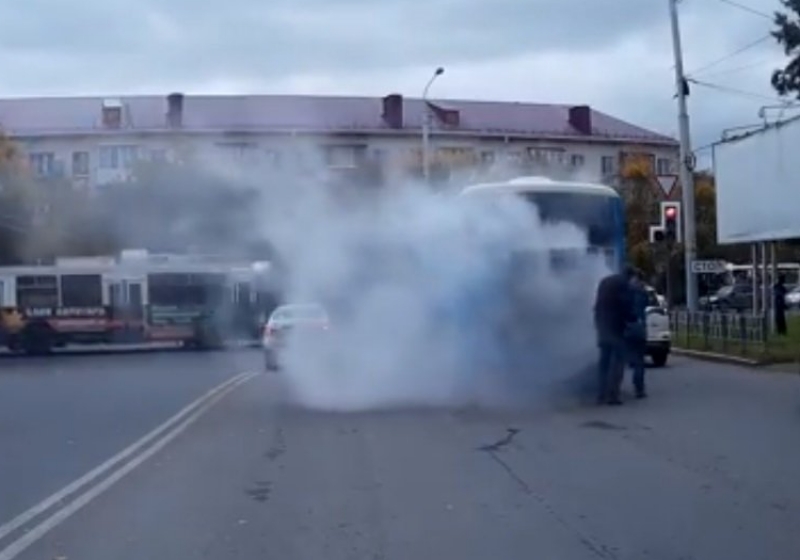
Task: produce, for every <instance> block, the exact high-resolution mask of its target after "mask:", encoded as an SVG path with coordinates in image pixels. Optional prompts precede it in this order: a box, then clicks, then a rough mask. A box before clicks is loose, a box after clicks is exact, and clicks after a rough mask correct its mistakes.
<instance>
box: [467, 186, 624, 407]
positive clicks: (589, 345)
mask: <svg viewBox="0 0 800 560" xmlns="http://www.w3.org/2000/svg"><path fill="white" fill-rule="evenodd" d="M459 198H460V201H461V202H465V203H467V204H469V205H472V204H476V203H477V206H478V209H479V210H480V211H479V212H478V213H477V214H476V215H477V216H478V217H479V218H480V217H483V218H484V219H486V220H491V219H493V215H492V211H493V209H492V206H491V205H492V201H495V202H496V201H499V200H501V199H503V198H510V199H512V200H517V199H521V200H522V201H524V202H525V203H526V204H524V205H519V204H517V203H516V202H513V203H512V204H514V205H515V206H516V208H517V209H519V208H520V207H522V208H524V209H525V210H526V211H525V212H524V213H523V214H522V215H521V219H522V220H527V219H531V220H534V221H535V220H536V216H535V214H534V212H535V213H537V214H538V220H539V227H538V228H531V229H530V230H527V231H526V230H525V229H524V228H523V229H521V230H519V231H520V233H519V236H520V237H522V238H523V239H512V247H511V248H510V249H509V248H508V247H505V248H504V247H502V246H501V245H499V246H498V247H497V248H498V251H497V252H501V253H504V254H503V255H502V258H499V257H498V255H496V254H495V253H494V252H493V251H490V250H487V248H486V247H485V246H482V247H480V249H479V250H481V251H482V258H486V259H489V260H491V261H492V263H493V264H495V263H496V265H495V266H494V267H493V268H491V269H490V273H488V274H485V275H484V277H483V278H481V279H479V280H475V281H472V282H471V284H470V285H469V286H468V287H467V289H466V290H465V293H463V294H459V296H458V299H459V300H460V302H459V303H458V304H457V309H458V311H459V314H460V318H459V324H463V325H472V324H484V325H490V324H491V330H492V331H493V332H492V333H491V334H489V333H487V332H486V330H484V331H483V332H481V331H480V330H477V331H476V330H475V329H472V328H471V327H469V326H467V327H465V329H464V331H463V333H464V336H466V337H468V339H469V340H468V341H466V342H465V344H464V346H465V347H466V348H468V349H469V351H468V356H467V357H466V359H467V360H468V361H469V362H470V363H471V364H478V368H479V369H484V370H485V369H487V368H490V369H493V370H494V371H502V372H505V373H506V374H507V375H511V376H512V377H511V378H510V381H511V382H512V384H513V386H514V390H515V391H519V393H520V394H521V395H522V394H526V391H525V390H524V389H526V388H528V389H531V390H536V391H541V389H542V387H541V385H542V384H545V385H550V384H552V382H559V383H560V382H562V381H564V382H567V380H569V383H572V381H574V380H576V379H578V378H580V379H582V380H583V381H586V380H588V381H589V382H591V377H587V376H586V375H580V376H578V377H576V376H575V375H572V374H573V373H577V372H579V371H580V372H582V373H585V372H587V371H588V370H589V369H590V368H591V367H592V365H593V364H594V363H595V359H596V344H595V340H596V338H595V333H594V329H593V322H592V305H593V303H594V296H595V290H596V286H597V282H599V280H600V278H602V276H604V275H605V274H608V273H610V272H619V271H621V270H622V268H623V267H624V265H625V262H626V246H625V228H626V226H625V209H624V204H623V201H622V199H621V197H620V196H619V194H618V193H617V192H616V191H615V190H614V189H612V188H610V187H607V186H605V185H600V184H592V183H582V182H576V181H556V180H551V179H547V178H542V177H520V178H517V179H513V180H510V181H507V182H501V183H486V184H478V185H474V186H470V187H467V188H466V189H464V190H463V191H462V192H461V193H460V197H459ZM484 205H486V206H485V207H484ZM481 207H483V209H481ZM496 208H497V212H496V213H497V214H500V215H501V216H502V213H503V209H502V208H501V207H500V206H497V207H496ZM528 211H529V212H530V214H528V213H527V212H528ZM513 218H514V219H518V218H520V214H516V215H515V216H514V217H513ZM505 219H508V218H505ZM557 224H560V226H562V227H563V226H564V225H565V224H570V225H571V226H575V227H572V228H570V229H571V230H572V231H574V232H577V233H580V235H572V236H564V235H559V234H556V233H554V232H555V229H547V228H548V226H550V228H556V227H559V226H558V225H557ZM525 237H532V238H533V239H524V238H525ZM509 252H510V253H511V255H508V254H507V253H509ZM498 317H500V319H498ZM519 372H523V373H524V374H525V375H515V373H519ZM531 373H532V374H533V375H529V374H531Z"/></svg>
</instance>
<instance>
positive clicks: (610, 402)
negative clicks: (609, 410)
mask: <svg viewBox="0 0 800 560" xmlns="http://www.w3.org/2000/svg"><path fill="white" fill-rule="evenodd" d="M606 404H607V405H608V406H619V405H621V404H622V401H621V400H619V399H608V400H607V401H606Z"/></svg>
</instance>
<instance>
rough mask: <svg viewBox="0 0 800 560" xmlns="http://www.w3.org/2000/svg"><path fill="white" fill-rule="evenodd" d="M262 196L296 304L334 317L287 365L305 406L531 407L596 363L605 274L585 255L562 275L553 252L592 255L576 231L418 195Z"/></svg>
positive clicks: (503, 202) (298, 343)
mask: <svg viewBox="0 0 800 560" xmlns="http://www.w3.org/2000/svg"><path fill="white" fill-rule="evenodd" d="M265 196H266V199H265V207H266V210H265V218H264V223H263V225H262V226H261V227H262V228H263V233H264V235H265V236H266V237H268V238H269V239H270V241H271V242H272V243H273V244H274V245H275V246H276V248H277V249H278V251H279V253H280V254H281V255H282V257H283V258H284V260H285V262H286V264H287V265H288V268H289V270H290V277H289V281H288V286H287V292H286V295H287V299H288V301H289V302H320V303H323V304H324V305H326V306H327V307H328V309H329V312H330V313H331V316H332V325H331V327H332V328H331V330H330V331H328V332H327V333H326V336H324V337H316V338H314V339H308V338H302V337H300V336H295V337H290V338H289V339H288V345H287V347H286V349H285V351H284V353H283V354H282V356H281V362H282V366H283V367H282V369H281V372H280V374H279V375H281V376H282V380H283V381H284V383H285V385H286V387H287V388H288V392H289V395H290V397H291V399H292V400H293V401H294V402H296V403H297V404H299V405H301V406H304V407H309V408H315V409H324V410H338V411H356V410H367V409H376V408H385V407H397V406H448V407H450V406H461V405H468V404H478V405H503V404H512V403H513V402H514V401H515V400H521V401H524V404H533V403H534V401H541V402H544V401H546V400H547V399H548V398H549V397H550V396H551V395H552V389H555V388H558V387H562V386H566V385H565V384H568V383H570V382H571V381H572V379H573V377H574V375H575V374H576V372H577V371H579V370H580V369H582V368H585V367H586V366H587V365H590V364H591V363H592V361H593V359H594V351H595V338H594V333H593V330H592V325H591V304H592V299H593V296H594V290H595V287H596V285H597V282H598V281H599V279H600V277H601V276H602V275H604V274H607V273H608V271H607V270H606V267H605V265H604V264H603V262H602V261H601V260H600V259H599V258H592V257H589V256H582V257H580V258H578V259H577V261H576V262H575V263H573V264H574V266H573V267H571V268H568V269H567V270H564V271H559V270H557V268H555V267H554V265H553V264H552V263H551V260H550V257H549V255H548V253H547V252H546V251H545V250H546V249H548V248H559V247H573V248H578V249H581V248H586V246H587V239H586V233H585V232H584V231H582V230H580V229H578V228H577V227H576V226H574V225H572V224H566V223H562V224H542V223H540V221H539V218H538V214H537V213H536V211H535V209H534V208H532V207H531V206H530V205H528V204H527V203H524V202H522V201H521V200H520V199H516V198H514V199H511V198H502V199H496V200H491V201H490V200H489V199H484V198H483V197H481V198H480V199H464V198H458V197H456V196H453V195H452V194H451V193H443V192H434V191H432V190H431V189H429V188H424V187H422V186H420V185H417V184H402V185H395V186H393V187H387V188H386V189H384V190H381V191H379V192H373V193H370V195H369V196H366V195H365V196H364V197H363V200H362V202H360V203H352V202H347V203H343V202H342V200H340V199H339V197H337V195H336V194H335V193H332V192H331V191H330V190H326V189H325V188H323V187H322V186H321V185H318V184H314V182H313V181H307V182H303V181H298V180H296V179H295V180H292V181H289V180H287V181H284V182H283V183H282V186H281V187H279V188H276V189H271V190H270V192H269V193H267V194H266V195H265ZM519 251H525V252H526V255H528V257H527V258H526V261H525V268H524V271H523V269H521V268H519V263H518V262H516V260H515V258H514V254H515V252H517V254H519V253H518V252H519ZM581 254H582V255H585V254H586V253H585V251H583V252H581ZM512 270H517V271H518V272H517V273H513V274H512V272H511V271H512ZM522 274H524V279H525V280H524V282H516V283H511V279H512V278H514V277H516V278H517V279H519V278H521V277H522Z"/></svg>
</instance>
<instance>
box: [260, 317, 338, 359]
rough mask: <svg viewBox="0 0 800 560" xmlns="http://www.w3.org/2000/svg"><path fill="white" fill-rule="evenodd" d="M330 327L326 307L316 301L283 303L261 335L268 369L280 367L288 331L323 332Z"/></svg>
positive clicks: (303, 332)
mask: <svg viewBox="0 0 800 560" xmlns="http://www.w3.org/2000/svg"><path fill="white" fill-rule="evenodd" d="M329 328H330V319H329V317H328V313H327V311H325V308H324V307H322V306H321V305H319V304H316V303H294V304H287V305H281V306H279V307H278V308H276V309H275V311H273V312H272V314H271V315H270V317H269V319H268V320H267V323H266V324H265V325H264V332H263V334H262V337H261V346H262V348H263V349H264V361H265V364H266V367H267V369H268V370H271V371H274V370H277V369H280V359H279V358H280V352H281V350H282V349H283V348H285V346H286V337H287V335H288V333H289V332H290V331H291V332H294V333H297V332H298V331H301V332H302V334H312V335H314V334H321V333H323V332H325V331H327V330H328V329H329Z"/></svg>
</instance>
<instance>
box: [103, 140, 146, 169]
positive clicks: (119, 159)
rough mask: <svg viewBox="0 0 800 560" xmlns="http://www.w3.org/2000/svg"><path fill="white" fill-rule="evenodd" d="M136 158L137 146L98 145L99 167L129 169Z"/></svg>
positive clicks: (137, 156) (137, 155)
mask: <svg viewBox="0 0 800 560" xmlns="http://www.w3.org/2000/svg"><path fill="white" fill-rule="evenodd" d="M138 158H139V147H138V146H132V145H121V146H100V169H129V168H130V167H131V166H132V165H133V163H134V162H135V161H136V160H137V159H138Z"/></svg>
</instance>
